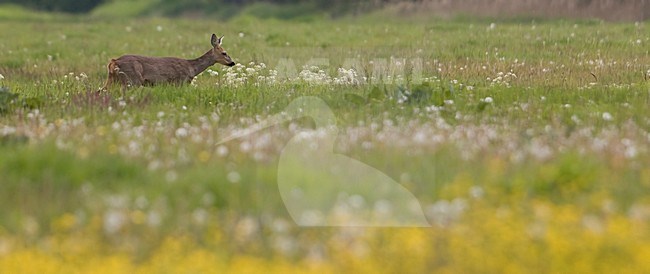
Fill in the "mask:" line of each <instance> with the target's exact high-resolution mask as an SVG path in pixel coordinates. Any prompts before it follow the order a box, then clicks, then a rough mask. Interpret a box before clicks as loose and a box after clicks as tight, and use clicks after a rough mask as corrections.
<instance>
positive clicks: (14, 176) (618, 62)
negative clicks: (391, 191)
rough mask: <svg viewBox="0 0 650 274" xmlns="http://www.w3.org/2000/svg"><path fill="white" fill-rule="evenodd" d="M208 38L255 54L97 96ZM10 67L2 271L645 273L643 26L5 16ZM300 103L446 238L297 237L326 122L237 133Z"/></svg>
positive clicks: (419, 232)
mask: <svg viewBox="0 0 650 274" xmlns="http://www.w3.org/2000/svg"><path fill="white" fill-rule="evenodd" d="M212 33H216V34H217V35H224V36H225V38H224V41H223V48H224V49H226V50H227V51H228V54H229V55H230V56H231V57H232V58H233V59H234V60H235V62H237V63H239V64H240V65H238V66H235V67H232V68H227V67H225V66H221V65H219V64H216V65H214V66H213V67H211V68H210V69H209V70H208V71H206V72H204V73H203V74H201V75H199V76H197V77H196V79H195V81H194V82H193V83H192V84H188V85H183V86H173V85H167V86H165V85H163V86H155V87H136V88H131V89H128V90H126V91H125V92H122V91H121V90H120V88H118V87H115V88H113V89H111V90H109V91H108V92H97V90H98V89H99V88H100V87H101V86H102V85H103V84H104V81H105V80H106V75H107V71H106V65H107V63H108V61H109V60H110V59H111V58H116V57H119V56H121V55H123V54H140V55H149V56H175V57H182V58H188V59H190V58H196V57H198V56H200V55H202V54H203V53H205V52H206V51H208V50H209V49H210V35H211V34H212ZM0 75H2V77H0V208H1V211H0V272H2V273H30V272H31V273H74V272H81V273H86V272H93V273H96V272H107V273H130V272H141V273H150V272H157V273H177V272H191V273H214V272H226V271H229V272H233V271H236V272H246V271H249V272H261V271H264V272H283V273H284V272H298V271H300V272H319V273H322V272H342V271H345V272H449V273H459V272H487V273H504V272H528V271H531V270H532V271H533V272H544V273H546V272H553V273H557V272H583V273H584V272H596V271H597V272H628V273H642V272H648V271H650V264H649V263H648V261H647V258H648V257H650V233H649V231H650V166H649V165H648V164H650V118H649V117H650V110H649V109H650V108H648V106H650V25H649V24H648V22H639V23H610V22H602V21H597V20H581V21H575V20H543V19H525V18H522V19H507V20H505V19H504V20H496V19H495V20H489V19H473V18H464V17H459V18H455V19H447V20H442V19H436V18H424V17H413V18H399V17H396V16H392V15H390V14H388V13H382V12H377V13H372V14H368V15H364V16H360V17H343V18H339V19H336V20H332V19H324V18H319V17H308V18H299V19H297V20H294V21H284V20H276V19H259V18H255V17H251V16H245V15H242V16H236V17H234V18H231V19H229V20H228V21H220V20H215V19H210V18H203V19H187V18H175V19H169V18H156V17H152V18H137V19H131V18H119V19H111V18H110V17H90V16H68V15H57V14H37V13H32V12H26V11H23V10H19V9H15V8H7V9H6V10H4V11H0ZM303 96H314V97H318V98H320V99H321V100H323V101H324V102H325V103H326V104H327V106H328V107H329V108H330V109H331V110H332V112H333V113H334V115H335V117H336V125H337V127H338V135H337V136H336V140H335V142H334V152H336V153H339V154H340V155H344V156H347V157H350V158H352V159H356V160H358V161H360V162H363V163H365V164H367V165H369V166H371V167H373V168H375V169H377V170H378V171H381V172H382V173H384V174H386V175H387V176H389V177H390V178H392V179H393V180H395V181H396V182H398V183H399V184H400V185H401V186H403V187H404V188H405V189H407V190H409V191H410V192H411V193H413V195H414V196H415V197H416V198H417V200H418V201H419V203H420V204H421V206H422V210H423V212H424V214H425V216H426V218H427V220H428V222H429V223H430V224H431V227H428V228H408V227H407V228H391V227H389V228H382V227H345V226H344V227H301V226H298V225H296V223H295V222H294V220H293V219H292V218H291V216H290V215H289V213H288V212H287V208H286V207H285V205H284V203H283V200H282V198H281V196H280V193H279V192H278V183H277V177H278V174H277V173H278V172H277V170H278V159H279V156H280V155H281V153H282V151H283V149H284V148H285V145H286V144H287V142H289V140H290V139H291V138H292V137H293V136H295V135H297V134H299V133H300V132H302V131H311V130H314V129H315V123H314V121H312V120H311V119H309V118H304V117H303V118H298V119H293V120H291V121H285V122H281V123H278V124H276V125H273V126H271V127H268V128H265V129H263V130H260V131H256V132H254V133H251V134H249V135H246V136H243V137H241V138H237V139H234V140H232V141H229V142H225V143H221V140H223V139H225V138H227V137H229V136H231V135H233V134H236V133H237V132H239V131H241V130H243V129H247V128H250V127H251V126H252V125H254V124H256V123H258V122H261V121H264V120H265V119H268V118H269V117H271V116H273V115H276V114H278V113H281V112H283V111H284V110H285V108H286V107H287V106H288V105H289V104H290V103H291V102H292V101H293V100H295V99H298V98H301V97H303ZM319 138H320V137H318V136H316V137H314V139H313V140H311V141H312V142H314V143H318V142H319V141H322V140H320V139H319ZM301 168H302V167H301V166H300V165H299V164H296V165H295V167H294V168H293V170H295V172H296V174H298V173H300V172H302V170H301ZM290 170H291V169H290ZM324 195H325V194H324ZM339 213H340V212H339ZM336 217H337V216H324V217H323V218H336Z"/></svg>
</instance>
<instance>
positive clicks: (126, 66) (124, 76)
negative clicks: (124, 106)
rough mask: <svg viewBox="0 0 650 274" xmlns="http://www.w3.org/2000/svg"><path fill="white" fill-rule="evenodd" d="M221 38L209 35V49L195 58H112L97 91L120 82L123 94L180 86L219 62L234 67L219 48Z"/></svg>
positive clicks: (135, 56) (134, 56) (129, 56)
mask: <svg viewBox="0 0 650 274" xmlns="http://www.w3.org/2000/svg"><path fill="white" fill-rule="evenodd" d="M222 40H223V36H221V37H218V38H217V35H215V34H212V38H211V40H210V42H211V43H212V49H210V50H209V51H208V52H206V53H205V54H203V55H202V56H201V57H199V58H196V59H191V60H187V59H181V58H176V57H149V56H139V55H123V56H121V57H120V58H117V59H111V61H110V62H109V63H108V66H107V67H108V79H106V84H104V87H102V88H101V89H100V91H107V90H108V88H110V86H112V85H113V84H114V83H115V82H119V83H120V84H121V86H122V91H124V90H125V89H126V88H127V87H130V86H134V87H137V86H144V85H148V86H152V85H156V84H162V83H170V84H183V83H190V82H192V79H194V77H195V76H196V75H198V74H199V73H201V72H203V71H204V70H206V69H207V68H208V67H210V66H212V65H214V64H215V63H219V64H222V65H226V66H230V67H231V66H234V65H235V62H233V61H232V59H231V58H230V56H228V54H227V53H226V51H225V50H224V49H223V48H222V47H221V41H222Z"/></svg>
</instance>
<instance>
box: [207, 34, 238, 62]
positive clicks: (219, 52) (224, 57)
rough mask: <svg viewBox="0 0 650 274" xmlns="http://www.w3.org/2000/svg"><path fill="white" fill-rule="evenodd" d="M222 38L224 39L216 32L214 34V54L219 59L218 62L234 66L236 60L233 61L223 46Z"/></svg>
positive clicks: (212, 41) (212, 40)
mask: <svg viewBox="0 0 650 274" xmlns="http://www.w3.org/2000/svg"><path fill="white" fill-rule="evenodd" d="M222 40H223V36H221V37H217V35H215V34H214V33H213V34H212V39H211V41H210V42H211V43H212V47H213V48H212V54H213V55H214V57H215V59H216V60H217V63H219V64H222V65H226V66H229V67H232V66H234V65H235V62H233V61H232V59H231V58H230V56H228V53H226V50H225V49H223V48H222V47H221V41H222Z"/></svg>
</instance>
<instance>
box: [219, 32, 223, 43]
mask: <svg viewBox="0 0 650 274" xmlns="http://www.w3.org/2000/svg"><path fill="white" fill-rule="evenodd" d="M222 41H223V35H221V37H219V46H221V42H222Z"/></svg>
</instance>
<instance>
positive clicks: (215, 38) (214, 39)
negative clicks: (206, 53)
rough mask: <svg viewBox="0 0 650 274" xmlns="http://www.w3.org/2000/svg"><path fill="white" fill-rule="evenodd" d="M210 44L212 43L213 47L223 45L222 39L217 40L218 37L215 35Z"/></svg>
mask: <svg viewBox="0 0 650 274" xmlns="http://www.w3.org/2000/svg"><path fill="white" fill-rule="evenodd" d="M210 43H212V46H213V47H216V46H218V45H221V38H219V39H217V35H216V34H214V33H213V34H212V38H211V39H210Z"/></svg>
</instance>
